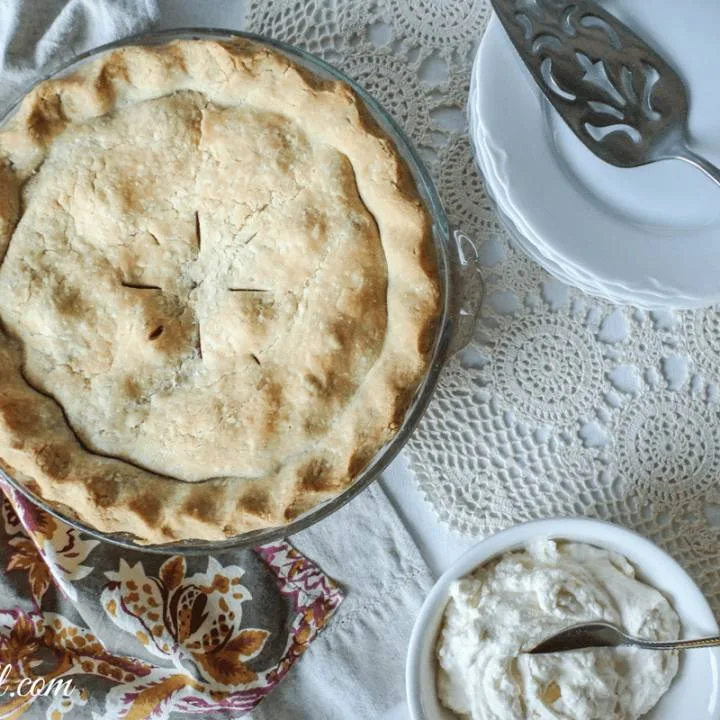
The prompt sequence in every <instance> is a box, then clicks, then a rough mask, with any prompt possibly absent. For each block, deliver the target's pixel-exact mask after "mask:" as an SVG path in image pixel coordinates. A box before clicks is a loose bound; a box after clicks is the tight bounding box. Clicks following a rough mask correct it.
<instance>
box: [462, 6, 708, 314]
mask: <svg viewBox="0 0 720 720" xmlns="http://www.w3.org/2000/svg"><path fill="white" fill-rule="evenodd" d="M603 5H604V7H606V8H607V9H608V10H610V11H611V12H613V13H614V14H615V15H616V16H617V17H619V18H620V19H621V20H622V21H624V22H625V23H626V24H628V25H629V26H630V27H632V28H633V29H634V30H635V31H636V32H637V33H638V34H639V35H640V36H641V37H643V38H644V39H645V40H646V41H647V42H649V43H651V44H652V45H653V46H654V47H655V48H656V49H658V50H659V51H660V52H661V53H662V54H663V55H664V57H665V58H666V59H667V60H668V61H669V62H670V63H671V64H672V65H673V66H674V67H675V68H676V69H677V70H678V71H679V72H680V74H681V75H682V77H683V79H684V80H685V82H686V84H687V86H688V90H689V96H690V123H689V126H690V136H691V141H692V145H693V149H695V150H696V151H697V152H699V153H700V154H702V155H704V156H705V157H707V158H708V159H709V160H711V161H712V162H714V163H715V164H718V165H720V88H719V87H718V85H717V77H718V72H719V71H720V43H718V41H717V35H718V30H720V2H717V0H693V2H692V3H679V2H676V0H655V2H652V3H637V2H633V0H624V2H614V3H607V2H606V3H603ZM468 107H469V115H470V135H471V137H472V140H473V144H474V147H475V152H476V157H477V162H478V164H479V167H480V170H481V171H482V173H483V175H484V176H485V181H486V185H487V189H488V191H489V193H490V194H491V195H492V196H493V198H494V199H495V202H496V204H497V206H498V209H499V211H500V215H501V217H502V218H503V220H504V221H505V222H506V224H507V225H508V227H509V228H510V229H511V231H512V232H513V234H514V236H515V237H516V239H517V242H518V243H519V244H520V245H521V246H522V248H523V249H524V250H525V251H526V252H527V253H528V254H529V255H530V256H531V257H533V258H534V259H535V260H537V262H539V263H540V264H541V265H543V266H544V267H545V268H546V269H547V270H548V271H549V272H551V273H552V274H553V275H555V276H556V277H558V278H559V279H561V280H563V281H564V282H567V283H569V284H572V285H575V286H577V287H579V288H580V289H582V290H583V291H585V292H588V293H591V294H595V295H601V296H603V297H606V298H608V299H609V300H611V301H613V302H617V303H627V304H632V305H637V306H640V307H651V308H691V307H701V306H705V305H711V304H715V303H720V187H719V186H717V185H715V184H714V183H713V182H712V181H711V180H709V179H708V178H706V177H705V176H704V175H703V174H702V173H701V172H700V171H698V170H696V169H695V168H693V167H691V166H690V165H688V164H686V163H684V162H682V161H680V160H667V161H663V162H659V163H654V164H652V165H646V166H644V167H640V168H632V169H624V168H616V167H613V166H611V165H608V164H606V163H604V162H603V161H602V160H600V159H599V158H597V157H596V156H595V155H594V154H593V153H591V152H590V151H589V150H588V149H587V148H586V147H585V146H584V145H583V144H582V142H581V141H580V140H578V139H577V138H576V137H575V135H574V134H573V133H572V131H571V130H570V129H569V128H568V127H567V126H566V125H565V123H564V122H563V121H562V119H561V118H560V117H559V116H558V115H557V113H556V112H555V110H554V109H553V108H552V107H551V106H550V104H549V103H548V102H547V101H546V100H545V98H544V96H543V95H542V92H541V91H540V89H539V88H538V87H537V86H536V85H535V83H534V81H533V79H532V77H531V75H530V73H529V72H528V71H527V70H526V68H525V67H524V65H523V63H522V61H521V60H520V58H519V57H518V55H517V54H516V52H515V50H514V48H513V46H512V44H511V43H510V40H509V39H508V38H507V36H506V34H505V31H504V30H503V28H502V25H501V24H500V22H499V20H498V19H497V18H495V17H493V18H492V20H491V21H490V24H489V26H488V29H487V32H486V34H485V36H484V38H483V41H482V43H481V45H480V49H479V51H478V54H477V58H476V60H475V64H474V67H473V76H472V84H471V89H470V98H469V105H468Z"/></svg>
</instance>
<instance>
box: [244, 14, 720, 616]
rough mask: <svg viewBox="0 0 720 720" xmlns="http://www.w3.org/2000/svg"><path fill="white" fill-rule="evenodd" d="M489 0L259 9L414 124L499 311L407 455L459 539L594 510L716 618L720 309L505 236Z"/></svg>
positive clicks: (450, 372) (447, 376) (486, 317)
mask: <svg viewBox="0 0 720 720" xmlns="http://www.w3.org/2000/svg"><path fill="white" fill-rule="evenodd" d="M489 14H490V7H489V2H488V0H413V2H407V0H376V1H375V2H360V1H356V0H345V1H342V2H341V1H338V2H336V3H334V2H322V1H321V0H316V1H315V2H312V1H311V2H304V3H301V2H297V1H296V0H283V1H281V2H273V3H266V2H264V0H254V2H251V4H250V8H249V11H248V22H249V29H251V30H253V31H255V32H262V33H267V34H269V35H271V36H274V37H277V38H280V39H284V40H286V41H289V42H291V43H294V44H296V45H299V46H301V47H305V48H307V49H308V50H310V51H311V52H314V53H316V54H318V55H320V56H322V57H324V58H325V59H327V60H328V61H330V62H332V63H333V64H335V65H337V66H339V67H341V68H342V69H344V70H345V71H346V72H347V73H349V74H350V75H351V76H353V77H355V78H356V79H357V80H358V81H359V82H360V83H361V84H362V85H364V86H365V87H366V88H367V89H368V90H369V91H370V92H371V93H373V94H374V95H375V96H376V97H377V98H378V99H379V100H380V101H381V102H382V103H383V104H384V105H385V107H386V108H387V109H388V110H389V111H390V112H391V113H393V115H394V116H395V118H396V119H397V120H399V121H400V122H401V123H403V124H404V126H405V128H406V130H407V131H408V133H409V135H410V136H411V138H412V140H413V141H414V142H415V143H416V145H417V147H418V148H419V150H420V151H421V153H422V155H423V156H424V158H425V160H426V161H427V163H428V165H429V168H430V170H431V172H432V174H433V175H434V177H435V180H436V182H437V184H438V187H439V189H440V192H441V195H442V197H443V200H444V202H445V205H446V207H447V209H448V211H449V214H450V216H451V218H452V220H453V221H454V222H455V223H456V224H457V225H458V226H459V227H460V228H461V229H463V230H464V231H465V232H467V233H468V234H470V235H472V236H474V237H475V238H476V239H477V240H479V241H480V242H481V243H482V248H481V251H482V253H481V254H482V261H483V265H484V267H485V274H484V275H485V279H486V283H487V299H486V303H485V306H484V308H483V311H482V317H481V319H480V322H479V324H478V330H477V333H476V338H475V341H474V343H473V344H472V345H471V347H470V348H468V349H467V350H466V351H464V352H463V353H462V354H461V357H459V358H456V359H455V360H454V361H452V362H451V363H450V365H449V367H448V368H447V369H446V371H445V373H444V375H443V378H442V380H441V382H440V386H439V388H438V390H437V393H436V396H435V399H434V400H433V402H432V404H431V406H430V408H429V410H428V412H427V415H426V416H425V418H424V420H423V422H422V423H421V425H420V427H419V429H418V430H417V432H416V433H415V434H414V436H413V439H412V440H411V442H410V444H409V446H408V450H407V452H408V453H409V457H410V460H411V466H412V468H413V470H414V471H415V473H416V476H417V478H418V482H419V485H420V488H421V490H422V491H423V493H424V494H425V497H426V498H427V500H428V502H429V503H430V504H431V505H432V506H433V507H434V509H435V510H436V512H437V514H438V516H439V517H440V518H441V519H442V520H443V521H445V522H446V523H447V524H448V525H449V526H450V527H451V528H453V529H454V530H456V531H457V532H460V533H464V534H470V535H485V534H487V533H489V532H491V531H494V530H497V529H499V528H501V527H505V526H508V525H511V524H513V523H516V522H519V521H523V520H529V519H533V518H538V517H548V516H553V515H564V516H567V515H590V516H595V517H600V518H604V519H607V520H611V521H613V522H617V523H620V524H622V525H625V526H627V527H630V528H633V529H635V530H638V531H639V532H641V533H642V534H643V535H645V536H647V537H649V538H651V539H652V540H654V541H656V542H657V543H659V544H660V545H661V546H663V547H664V548H665V549H667V550H668V551H669V552H670V553H671V554H672V555H673V556H674V557H675V558H676V559H677V560H678V561H679V562H680V563H682V564H683V565H684V567H685V568H686V569H687V570H688V571H689V572H690V573H691V574H692V575H693V576H694V577H695V579H696V580H697V581H698V582H699V583H700V585H701V586H702V588H703V590H704V591H705V593H706V594H707V596H708V597H709V598H710V600H711V602H712V603H713V605H714V608H715V611H716V612H719V613H720V479H719V477H718V476H719V471H720V314H719V313H718V311H716V310H707V311H701V312H682V313H681V312H678V313H668V312H663V313H649V312H644V311H638V310H635V309H633V308H629V307H617V306H613V305H612V304H610V303H608V302H605V301H602V300H598V299H596V298H593V297H589V296H587V295H584V294H583V293H581V292H579V291H577V290H574V289H571V288H568V287H566V286H564V285H562V284H561V283H559V282H558V281H556V280H554V279H552V278H551V277H550V276H549V275H548V274H547V273H546V272H545V271H543V270H542V269H541V268H540V267H539V266H538V265H536V264H535V263H534V262H533V261H532V260H530V259H528V258H527V257H526V256H525V255H523V254H522V253H521V252H520V251H519V250H517V249H515V248H514V247H513V246H512V244H511V242H510V240H509V238H508V235H507V234H506V233H505V232H504V231H503V230H502V229H501V227H500V225H499V224H498V222H497V220H496V218H495V216H494V214H493V211H492V208H491V206H490V204H489V202H488V199H487V197H486V195H485V192H484V189H483V186H482V182H481V180H480V178H479V177H478V175H477V173H476V171H475V169H474V166H473V161H472V154H471V150H470V145H469V142H468V140H467V137H466V134H465V128H466V123H465V102H466V99H467V89H468V83H469V76H470V67H471V63H472V60H473V57H474V50H475V48H476V46H477V43H478V41H479V38H480V37H481V35H482V32H483V29H484V27H485V23H486V21H487V18H488V16H489Z"/></svg>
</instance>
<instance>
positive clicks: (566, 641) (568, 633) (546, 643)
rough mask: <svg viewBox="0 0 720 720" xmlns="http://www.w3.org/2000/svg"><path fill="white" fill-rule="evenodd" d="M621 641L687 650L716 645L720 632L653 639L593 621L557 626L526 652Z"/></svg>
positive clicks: (614, 644)
mask: <svg viewBox="0 0 720 720" xmlns="http://www.w3.org/2000/svg"><path fill="white" fill-rule="evenodd" d="M623 645H632V646H634V647H639V648H643V649H644V650H690V649H692V648H704V647H716V646H720V635H719V636H716V637H706V638H698V639H697V640H674V641H670V642H664V641H663V642H657V641H652V640H643V639H642V638H638V637H633V636H632V635H628V634H627V633H626V632H623V631H622V630H621V629H620V628H619V627H617V626H615V625H613V624H612V623H608V622H593V623H582V624H581V625H573V626H572V627H569V628H566V629H565V630H561V631H560V632H559V633H555V634H554V635H551V636H550V637H548V638H545V640H543V641H542V642H541V643H539V644H538V645H536V646H535V647H534V648H532V650H527V651H526V652H527V653H528V654H530V655H543V654H547V653H556V652H567V651H569V650H581V649H583V648H598V647H621V646H623Z"/></svg>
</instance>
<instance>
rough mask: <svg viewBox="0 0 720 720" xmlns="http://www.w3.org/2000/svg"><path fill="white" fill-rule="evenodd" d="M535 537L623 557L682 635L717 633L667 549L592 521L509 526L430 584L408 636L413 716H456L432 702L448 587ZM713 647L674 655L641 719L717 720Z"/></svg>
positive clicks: (423, 719)
mask: <svg viewBox="0 0 720 720" xmlns="http://www.w3.org/2000/svg"><path fill="white" fill-rule="evenodd" d="M534 538H549V539H562V540H573V541H576V542H584V543H589V544H591V545H596V546H597V547H601V548H605V549H607V550H613V551H615V552H617V553H619V554H621V555H624V556H625V557H626V558H627V559H628V560H629V561H630V562H631V563H632V564H633V565H634V566H635V569H636V570H637V573H638V577H639V578H640V579H641V580H643V581H645V582H646V583H648V584H649V585H652V586H653V587H656V588H657V589H658V590H660V591H661V592H663V593H664V594H665V596H666V597H667V598H668V600H670V602H671V603H672V605H673V607H674V608H675V610H676V611H677V613H678V615H679V616H680V619H681V621H682V637H684V638H692V637H700V636H706V635H717V634H718V624H717V622H716V620H715V618H714V617H713V613H712V611H711V610H710V606H709V605H708V603H707V600H705V598H704V597H703V594H702V593H701V592H700V590H699V589H698V587H697V585H695V583H694V582H693V581H692V580H691V579H690V577H689V576H688V574H687V573H686V572H685V571H684V570H683V569H682V568H681V567H680V566H679V565H678V564H677V563H676V562H675V561H674V560H673V559H672V558H671V557H670V556H669V555H667V553H665V552H663V551H662V550H660V549H659V548H658V547H656V546H655V545H653V543H651V542H650V541H649V540H646V539H645V538H643V537H641V536H640V535H637V534H636V533H634V532H631V531H630V530H626V529H624V528H621V527H619V526H617V525H611V524H610V523H605V522H601V521H598V520H585V519H574V518H565V519H552V520H537V521H535V522H529V523H525V524H523V525H516V526H515V527H512V528H510V529H508V530H504V531H503V532H500V533H498V534H497V535H493V536H492V537H489V538H487V539H486V540H484V541H483V542H481V543H479V544H478V545H476V546H475V547H473V548H471V549H470V550H469V551H468V552H466V553H465V554H464V555H463V556H462V557H461V558H460V559H459V560H458V561H457V562H455V563H454V564H453V565H452V567H450V569H449V570H447V572H445V573H444V574H443V575H442V577H441V578H440V579H439V580H438V581H437V582H436V583H435V586H434V587H433V588H432V590H431V591H430V594H429V595H428V596H427V598H426V599H425V602H424V603H423V606H422V608H421V609H420V613H419V615H418V617H417V619H416V621H415V626H414V628H413V631H412V635H411V637H410V646H409V648H408V656H407V668H406V678H405V679H406V688H407V699H408V705H409V706H410V715H411V717H412V718H413V720H456V716H455V715H454V714H453V713H451V712H449V711H448V710H445V709H444V708H443V707H442V706H441V705H440V702H439V701H438V699H437V694H436V690H435V688H436V683H435V668H436V663H435V645H436V641H437V636H438V632H439V630H440V625H441V621H442V616H443V611H444V610H445V605H446V603H447V599H448V588H449V586H450V584H451V583H452V582H453V581H454V580H457V579H458V578H460V577H463V576H464V575H467V574H468V573H469V572H471V571H472V570H474V569H475V568H477V567H478V566H480V565H484V564H485V563H486V562H488V560H490V559H492V558H494V557H496V556H498V555H501V554H503V553H505V552H507V551H509V550H517V549H520V548H522V547H525V546H526V545H527V544H528V542H529V541H530V540H532V539H534ZM719 695H720V649H718V648H712V649H703V650H689V651H686V652H685V653H683V654H681V657H680V671H679V673H678V675H677V676H676V678H675V681H674V682H673V684H672V686H671V687H670V690H669V691H668V692H667V693H666V695H665V696H664V697H663V698H662V700H661V701H660V702H659V703H658V705H657V706H656V707H655V708H654V709H653V710H652V711H651V712H650V713H649V714H648V715H647V716H646V718H648V720H650V719H652V720H690V719H692V720H719V719H720V697H719Z"/></svg>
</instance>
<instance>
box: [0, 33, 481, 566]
mask: <svg viewBox="0 0 720 720" xmlns="http://www.w3.org/2000/svg"><path fill="white" fill-rule="evenodd" d="M233 38H240V39H244V40H250V41H252V42H255V43H259V44H261V45H264V46H267V47H269V48H270V49H272V50H274V51H276V52H279V53H281V54H283V55H285V56H286V57H288V58H289V59H290V60H291V61H293V62H295V63H297V64H299V65H300V66H302V67H304V68H305V69H307V70H310V71H311V72H312V73H313V74H315V75H318V76H320V77H321V78H322V77H325V78H331V79H333V80H340V81H342V82H344V83H346V84H347V85H349V86H350V88H351V89H352V90H353V91H354V92H355V93H356V94H357V95H358V97H359V98H360V100H361V101H362V103H363V104H364V106H365V108H366V109H367V110H368V111H369V113H370V115H371V116H372V118H373V120H374V121H375V122H376V123H378V125H379V126H380V127H381V128H382V130H383V132H384V134H385V135H386V136H388V137H389V138H390V139H391V140H392V141H393V143H394V146H395V148H396V152H397V153H398V154H399V156H400V157H401V158H402V159H403V160H404V161H405V163H406V165H407V166H408V168H409V170H410V173H411V175H412V177H413V180H414V184H415V186H416V188H417V191H418V194H419V196H420V198H421V200H422V202H423V204H424V206H425V208H426V211H427V213H428V215H429V217H430V219H431V230H432V232H431V235H432V243H433V246H434V248H435V251H436V259H437V270H436V281H437V284H438V287H439V291H440V297H439V312H438V316H437V325H436V329H435V337H434V339H433V343H432V348H431V350H430V351H429V353H428V363H427V368H426V371H425V374H424V375H423V378H422V380H421V381H420V383H419V384H418V387H417V388H416V390H415V392H414V394H413V398H412V400H411V402H410V403H409V404H408V407H407V409H406V412H405V415H404V419H403V422H402V424H401V426H400V428H399V429H398V431H397V432H396V434H395V435H394V436H393V437H392V438H391V439H390V440H389V441H388V442H387V443H386V444H385V445H384V446H382V447H381V448H380V449H379V450H378V452H377V453H376V454H375V456H374V457H373V459H372V461H371V462H370V463H369V464H368V465H367V466H366V467H365V468H364V469H363V470H362V471H361V472H360V473H359V474H358V475H356V476H355V478H354V479H353V480H352V481H351V482H350V484H349V485H347V486H346V487H345V488H344V489H343V490H341V491H340V492H339V493H338V494H337V495H335V496H333V497H331V498H329V499H327V500H325V501H323V502H321V503H319V504H317V505H315V506H314V507H312V508H311V509H310V510H308V511H307V512H305V513H303V514H301V515H300V516H298V517H297V518H295V519H293V520H292V521H290V522H289V523H287V524H282V525H274V526H269V527H264V528H259V529H257V530H251V531H248V532H243V533H240V534H238V535H235V536H232V537H229V538H227V539H225V540H202V539H199V540H192V539H184V540H177V541H172V542H167V543H161V544H146V543H144V542H138V539H137V538H136V536H133V535H127V534H125V533H116V532H105V531H102V530H99V529H97V528H95V527H93V526H91V525H88V524H85V523H84V522H82V521H81V520H78V519H75V518H73V517H70V516H68V515H66V514H64V513H63V512H62V510H61V509H59V508H58V507H56V506H55V505H54V504H52V503H50V502H48V501H46V500H44V499H43V498H42V497H40V496H38V495H36V494H35V493H34V492H33V491H32V490H30V489H29V488H28V487H26V486H25V485H24V484H23V483H22V482H21V481H19V480H16V479H14V478H13V477H11V476H10V475H8V474H7V473H6V472H5V471H3V470H2V469H0V479H2V480H5V482H6V483H8V484H9V485H10V486H11V487H12V488H13V489H15V490H17V491H18V492H20V493H21V494H22V495H24V496H25V497H26V498H27V499H29V500H30V501H31V502H32V503H33V504H35V505H37V506H38V507H40V508H41V509H43V510H45V511H46V512H48V513H50V514H52V515H54V516H55V517H57V518H58V519H60V520H62V521H63V522H65V523H67V524H68V525H70V526H71V527H74V528H76V529H77V530H79V531H81V532H83V533H86V534H88V535H90V536H93V537H95V538H98V539H100V540H103V541H107V542H111V543H114V544H116V545H120V546H123V547H126V548H129V549H137V550H142V551H143V552H157V553H162V554H168V553H178V552H180V553H183V554H201V553H206V552H208V551H210V550H212V551H221V550H227V549H231V548H238V547H250V546H255V545H258V544H262V543H266V542H271V541H273V540H277V539H279V538H283V537H286V536H288V535H292V534H294V533H296V532H299V531H300V530H303V529H305V528H306V527H309V526H310V525H312V524H314V523H315V522H317V521H319V520H321V519H323V518H324V517H326V516H327V515H329V514H331V513H332V512H334V511H335V510H337V509H339V508H340V507H342V506H343V505H345V504H346V503H347V502H348V501H349V500H350V499H352V497H354V496H355V495H357V494H358V493H359V492H361V491H362V490H363V489H365V488H366V487H367V486H368V485H369V484H370V483H371V482H372V481H373V480H375V479H377V477H379V475H380V473H381V472H382V470H383V469H384V468H385V467H386V466H387V465H388V464H389V463H390V462H391V461H392V460H393V459H394V458H395V456H396V455H397V454H398V453H399V451H400V450H401V448H402V447H403V445H404V444H405V442H406V441H407V439H408V437H409V435H410V433H411V432H412V430H413V429H414V428H415V426H416V424H417V422H418V421H419V419H420V417H421V416H422V413H423V412H424V409H425V408H426V406H427V404H428V402H429V400H430V396H431V394H432V391H433V390H434V387H435V384H436V382H437V379H438V375H439V372H440V369H441V367H442V365H443V363H444V361H445V360H446V359H447V355H448V349H449V348H450V345H451V344H455V343H454V342H453V341H454V340H456V335H457V333H456V332H455V331H456V330H457V328H456V327H455V326H456V325H458V324H460V323H458V322H457V321H458V320H459V318H458V317H457V315H458V312H457V310H458V309H457V308H456V307H453V308H451V307H450V285H451V282H452V280H453V278H454V276H455V275H456V274H457V269H456V268H455V267H454V265H457V264H458V260H457V258H456V256H458V255H460V249H459V246H458V244H457V243H458V241H457V240H456V239H455V236H454V235H453V233H452V232H451V229H450V224H449V221H448V219H447V216H446V215H445V212H444V210H443V208H442V204H441V202H440V200H439V197H438V194H437V191H436V189H435V187H434V184H433V182H432V180H431V178H430V176H429V174H428V172H427V170H426V168H425V165H424V163H423V162H422V160H421V159H420V158H419V156H418V154H417V152H416V151H415V149H414V148H413V146H412V144H411V143H410V141H409V140H408V138H407V137H406V136H405V134H404V132H403V131H402V130H401V129H400V128H399V126H398V125H397V124H396V123H395V121H394V120H393V119H392V117H391V116H390V115H389V114H388V113H387V112H386V111H385V110H384V109H383V108H382V106H381V105H380V104H379V103H378V102H377V101H376V100H375V99H374V98H372V97H371V96H370V95H368V93H367V92H366V91H365V90H364V89H363V88H362V87H361V86H359V85H358V84H357V83H356V82H355V81H353V80H352V79H351V78H349V77H347V76H346V75H345V74H344V73H342V72H341V71H339V70H338V69H336V68H334V67H333V66H331V65H329V64H328V63H326V62H324V61H323V60H321V59H319V58H317V57H316V56H314V55H312V54H310V53H308V52H306V51H304V50H301V49H299V48H296V47H293V46H292V45H288V44H286V43H283V42H280V41H277V40H274V39H271V38H267V37H265V36H262V35H258V34H254V33H246V32H242V31H235V30H226V29H217V28H182V29H173V30H166V31H159V32H151V33H143V34H140V35H134V36H130V37H126V38H122V39H121V40H118V41H115V42H112V43H108V44H105V45H102V46H99V47H96V48H93V49H91V50H88V51H87V52H84V53H82V54H80V55H78V56H76V57H74V58H72V59H71V60H69V61H68V62H65V63H63V64H60V65H58V66H56V67H54V68H53V69H52V70H51V71H50V72H48V73H43V75H42V76H41V77H39V78H38V79H37V80H36V82H34V83H33V85H32V86H31V87H30V88H27V89H26V90H25V91H24V92H23V93H22V94H21V95H20V96H19V97H18V98H17V100H16V101H15V102H13V103H12V104H11V105H10V106H9V108H8V109H7V111H6V112H5V113H4V114H3V115H2V117H0V127H2V126H4V125H5V123H7V121H8V120H9V119H10V118H12V117H13V115H14V113H15V111H16V110H17V108H18V107H19V105H20V103H21V102H22V99H23V98H24V97H25V95H26V94H27V93H28V92H30V91H31V90H32V89H33V88H34V87H36V86H37V85H39V84H40V83H42V82H44V81H46V80H50V79H58V78H62V77H63V76H64V75H66V74H68V73H70V72H72V71H74V70H76V69H78V68H79V67H81V66H82V65H83V64H84V63H86V62H92V61H93V60H95V59H96V58H97V57H99V56H101V55H102V54H104V53H107V52H109V51H112V50H116V49H118V48H122V47H125V46H132V45H151V46H152V45H160V44H165V43H169V42H172V41H174V40H190V39H202V40H219V41H228V40H232V39H233ZM473 247H474V246H473ZM453 260H454V261H455V262H454V263H453Z"/></svg>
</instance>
